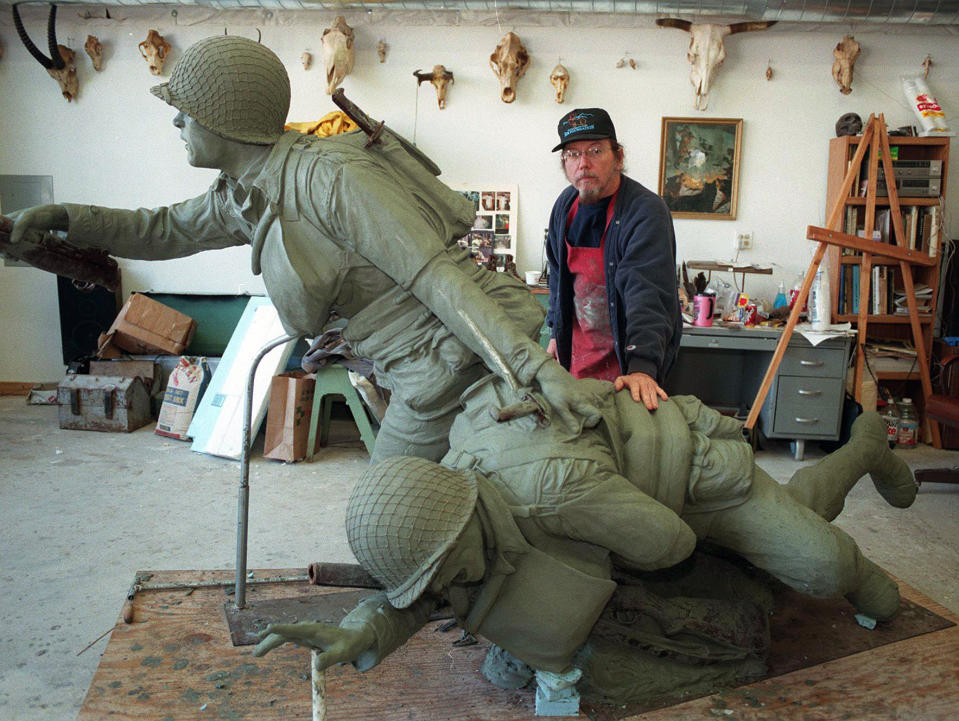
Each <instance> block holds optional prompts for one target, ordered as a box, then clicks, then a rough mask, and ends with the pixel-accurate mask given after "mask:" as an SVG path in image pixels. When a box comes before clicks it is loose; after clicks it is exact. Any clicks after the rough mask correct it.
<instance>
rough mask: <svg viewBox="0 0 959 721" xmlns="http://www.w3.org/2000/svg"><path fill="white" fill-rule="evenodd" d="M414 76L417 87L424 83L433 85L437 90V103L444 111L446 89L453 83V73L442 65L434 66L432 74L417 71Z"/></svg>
mask: <svg viewBox="0 0 959 721" xmlns="http://www.w3.org/2000/svg"><path fill="white" fill-rule="evenodd" d="M413 75H414V76H415V77H416V87H419V86H420V85H422V84H423V83H424V82H430V83H432V84H433V87H434V88H436V102H437V103H438V104H439V106H440V110H444V109H445V108H446V89H447V88H448V87H449V86H450V85H451V84H452V82H453V71H451V70H447V69H446V68H445V67H444V66H442V65H434V66H433V70H432V71H431V72H428V73H424V72H423V71H422V70H415V71H414V72H413Z"/></svg>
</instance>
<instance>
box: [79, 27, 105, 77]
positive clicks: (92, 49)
mask: <svg viewBox="0 0 959 721" xmlns="http://www.w3.org/2000/svg"><path fill="white" fill-rule="evenodd" d="M83 49H84V50H86V51H87V55H89V56H90V60H92V61H93V69H94V70H96V71H97V72H100V71H101V70H103V45H101V44H100V41H99V40H98V39H97V38H95V37H94V36H93V35H87V41H86V42H85V43H84V44H83Z"/></svg>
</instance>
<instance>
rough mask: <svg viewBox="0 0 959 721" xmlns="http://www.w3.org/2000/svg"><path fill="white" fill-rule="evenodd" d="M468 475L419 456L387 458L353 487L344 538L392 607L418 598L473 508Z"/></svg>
mask: <svg viewBox="0 0 959 721" xmlns="http://www.w3.org/2000/svg"><path fill="white" fill-rule="evenodd" d="M476 497H477V485H476V478H475V477H474V476H473V474H472V473H469V472H461V471H454V470H451V469H449V468H445V467H443V466H441V465H439V464H437V463H433V462H432V461H428V460H426V459H424V458H413V457H396V458H389V459H387V460H385V461H382V462H381V463H378V464H376V465H375V466H372V467H371V468H370V469H369V470H368V471H366V473H364V474H363V477H362V478H361V479H360V480H359V482H358V483H357V484H356V486H355V487H354V488H353V492H352V494H351V495H350V500H349V503H348V505H347V508H346V534H347V537H348V538H349V542H350V548H351V549H353V553H354V554H355V555H356V558H357V560H358V561H359V562H360V565H362V566H363V568H365V569H366V570H367V571H368V572H369V573H371V574H372V575H373V576H374V577H375V578H377V579H378V580H379V581H381V582H382V583H383V585H384V586H385V588H386V595H387V597H388V598H389V600H390V603H392V604H393V605H394V606H395V607H397V608H406V607H407V606H409V605H410V604H411V603H413V601H415V600H416V599H417V598H419V596H420V594H422V593H423V591H424V590H425V589H426V587H427V586H428V585H429V583H430V581H431V580H432V579H433V576H434V575H435V574H436V572H437V571H438V570H439V568H440V566H441V565H442V563H443V560H444V558H445V557H446V554H447V552H448V551H449V550H450V549H451V548H452V547H453V544H454V543H455V542H456V540H457V538H459V536H460V534H461V533H462V532H463V529H464V528H465V527H466V524H467V522H468V521H469V519H470V516H471V515H472V514H473V510H474V508H475V507H476Z"/></svg>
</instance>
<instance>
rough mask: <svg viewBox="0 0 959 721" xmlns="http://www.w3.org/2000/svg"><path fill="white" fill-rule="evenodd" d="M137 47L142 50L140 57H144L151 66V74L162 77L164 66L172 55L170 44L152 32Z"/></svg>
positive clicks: (154, 31) (158, 34) (155, 32)
mask: <svg viewBox="0 0 959 721" xmlns="http://www.w3.org/2000/svg"><path fill="white" fill-rule="evenodd" d="M137 47H138V48H140V55H142V56H143V58H144V59H145V60H146V61H147V64H148V65H149V66H150V72H151V73H153V74H154V75H162V74H163V64H164V63H165V62H166V59H167V56H168V55H169V54H170V43H168V42H167V41H166V39H165V38H164V37H163V36H162V35H160V33H158V32H157V31H156V30H151V31H150V32H149V34H148V35H147V39H146V40H144V41H143V42H142V43H140V44H139V45H138V46H137Z"/></svg>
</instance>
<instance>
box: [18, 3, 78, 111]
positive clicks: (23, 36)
mask: <svg viewBox="0 0 959 721" xmlns="http://www.w3.org/2000/svg"><path fill="white" fill-rule="evenodd" d="M13 24H14V25H15V26H16V28H17V34H18V35H19V36H20V40H21V41H23V46H24V47H25V48H26V49H27V52H29V53H30V54H31V55H32V56H33V57H34V59H35V60H36V61H37V62H39V63H40V64H41V65H42V66H43V67H44V69H45V70H46V71H47V72H48V73H49V74H50V77H51V78H53V79H54V80H56V81H57V84H58V85H59V86H60V92H61V93H63V97H64V98H66V99H67V102H68V103H69V102H71V101H72V100H73V99H74V98H75V97H76V96H77V92H78V91H79V89H80V82H79V80H78V79H77V66H76V64H75V63H74V62H73V61H74V60H75V59H76V56H77V54H76V53H75V52H73V50H71V49H70V48H68V47H66V46H65V45H59V44H58V43H57V6H56V5H55V4H51V5H50V14H49V15H48V16H47V47H48V48H49V51H50V56H49V57H47V56H46V55H44V54H43V53H42V52H40V50H39V48H37V46H36V45H34V44H33V41H32V40H31V39H30V36H29V35H27V31H26V28H24V27H23V21H22V20H21V18H20V11H19V10H18V9H17V6H16V5H14V6H13Z"/></svg>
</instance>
